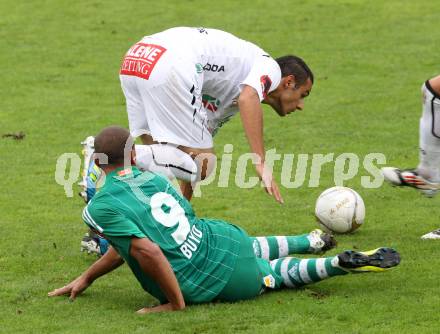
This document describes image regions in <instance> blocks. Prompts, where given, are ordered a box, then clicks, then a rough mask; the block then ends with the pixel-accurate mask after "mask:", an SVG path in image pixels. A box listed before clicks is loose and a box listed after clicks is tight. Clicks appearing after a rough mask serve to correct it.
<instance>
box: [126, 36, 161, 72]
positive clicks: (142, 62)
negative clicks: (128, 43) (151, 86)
mask: <svg viewBox="0 0 440 334" xmlns="http://www.w3.org/2000/svg"><path fill="white" fill-rule="evenodd" d="M165 51H166V49H165V48H164V47H162V46H160V45H155V44H145V43H136V44H135V45H133V46H132V47H131V48H130V50H128V52H127V53H126V55H125V57H124V60H123V61H122V65H121V70H120V72H119V73H120V74H123V75H132V76H135V77H139V78H142V79H145V80H148V78H149V77H150V75H151V72H152V71H153V69H154V66H156V63H157V62H158V61H159V59H160V57H162V55H163V54H164V53H165Z"/></svg>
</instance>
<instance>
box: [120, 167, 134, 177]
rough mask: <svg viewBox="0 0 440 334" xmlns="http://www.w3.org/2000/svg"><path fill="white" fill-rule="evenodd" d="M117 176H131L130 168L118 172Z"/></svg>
mask: <svg viewBox="0 0 440 334" xmlns="http://www.w3.org/2000/svg"><path fill="white" fill-rule="evenodd" d="M117 174H118V176H126V175H129V174H131V168H125V169H123V170H120V171H119V172H118V173H117Z"/></svg>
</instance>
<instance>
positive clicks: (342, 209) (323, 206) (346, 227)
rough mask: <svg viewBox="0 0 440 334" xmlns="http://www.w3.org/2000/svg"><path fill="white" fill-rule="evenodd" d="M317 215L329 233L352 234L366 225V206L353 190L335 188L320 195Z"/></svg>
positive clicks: (316, 207) (316, 210)
mask: <svg viewBox="0 0 440 334" xmlns="http://www.w3.org/2000/svg"><path fill="white" fill-rule="evenodd" d="M315 215H316V218H318V224H319V225H320V226H321V228H323V229H324V230H326V231H327V232H329V231H330V232H335V233H350V232H353V231H354V230H356V229H358V228H359V227H360V226H361V225H362V224H363V223H364V219H365V205H364V201H363V200H362V197H361V196H359V194H358V193H357V192H356V191H354V190H353V189H350V188H347V187H333V188H329V189H327V190H325V191H324V192H323V193H322V194H321V195H319V197H318V200H317V201H316V206H315Z"/></svg>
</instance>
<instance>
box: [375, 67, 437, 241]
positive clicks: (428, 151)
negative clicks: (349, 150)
mask: <svg viewBox="0 0 440 334" xmlns="http://www.w3.org/2000/svg"><path fill="white" fill-rule="evenodd" d="M422 98H423V112H422V117H421V118H420V130H419V131H420V133H419V144H420V154H419V165H418V166H417V168H414V169H399V168H396V167H384V168H382V173H383V175H384V177H385V179H386V180H387V181H388V182H390V183H392V184H393V185H396V186H409V187H413V188H416V189H418V190H420V191H421V192H422V193H423V194H425V195H426V196H428V197H433V196H435V194H436V193H437V192H438V191H439V189H440V75H439V76H436V77H434V78H431V79H430V80H427V81H426V82H425V83H424V84H423V85H422ZM422 239H440V229H437V230H434V231H432V232H430V233H427V234H425V235H423V236H422Z"/></svg>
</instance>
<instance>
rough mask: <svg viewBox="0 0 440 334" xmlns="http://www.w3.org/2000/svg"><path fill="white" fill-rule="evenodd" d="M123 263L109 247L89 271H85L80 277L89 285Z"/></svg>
mask: <svg viewBox="0 0 440 334" xmlns="http://www.w3.org/2000/svg"><path fill="white" fill-rule="evenodd" d="M123 263H124V260H123V259H122V258H121V257H120V256H119V254H118V253H117V252H116V250H115V249H114V248H113V247H109V249H108V251H107V252H106V253H105V254H104V255H103V256H102V257H101V258H100V259H99V260H97V261H96V262H95V263H93V264H92V265H91V266H90V267H89V269H87V270H86V271H85V272H84V273H83V274H82V276H83V277H84V278H85V279H86V280H87V281H88V282H90V283H92V282H93V281H94V280H96V279H97V278H98V277H101V276H103V275H105V274H107V273H109V272H111V271H113V270H115V269H116V268H118V267H119V266H120V265H122V264H123Z"/></svg>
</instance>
